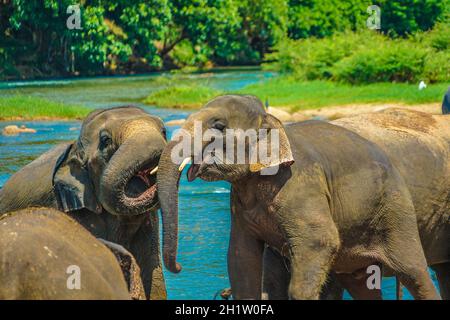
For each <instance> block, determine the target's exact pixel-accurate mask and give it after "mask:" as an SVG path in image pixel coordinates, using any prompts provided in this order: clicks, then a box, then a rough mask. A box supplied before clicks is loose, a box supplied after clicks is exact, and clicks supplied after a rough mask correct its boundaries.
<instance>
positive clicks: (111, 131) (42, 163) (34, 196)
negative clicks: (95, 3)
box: [0, 107, 166, 299]
mask: <svg viewBox="0 0 450 320" xmlns="http://www.w3.org/2000/svg"><path fill="white" fill-rule="evenodd" d="M165 144H166V141H165V130H164V126H163V123H162V121H161V120H160V119H158V118H156V117H153V116H150V115H149V114H147V113H146V112H144V111H143V110H141V109H139V108H134V107H118V108H112V109H104V110H98V111H94V112H92V113H91V114H90V115H89V116H88V117H87V118H86V119H85V121H84V122H83V126H82V129H81V133H80V137H79V139H78V140H77V141H75V142H71V143H65V144H61V145H58V146H56V147H54V148H53V149H51V150H50V151H48V152H47V153H45V154H43V155H41V156H40V157H39V158H37V159H36V160H34V161H33V162H31V163H30V164H28V165H27V166H25V167H24V168H22V169H21V170H20V171H18V172H17V173H16V174H14V175H13V176H12V177H11V178H10V179H9V180H8V181H7V182H6V183H5V185H4V187H3V188H2V189H1V190H0V213H5V212H10V211H14V210H18V209H22V208H27V207H42V206H45V207H51V208H55V209H59V210H61V211H63V212H65V213H67V214H68V215H69V216H71V217H72V218H74V219H75V220H76V221H78V222H79V223H80V224H81V225H83V226H84V227H85V228H86V229H88V230H89V231H90V232H91V233H92V234H93V235H94V236H95V237H97V238H101V239H104V240H107V241H110V242H113V243H117V244H120V245H122V246H123V247H124V248H126V249H127V250H129V251H130V252H131V253H132V254H133V256H134V257H135V258H136V261H137V262H138V264H139V267H140V269H141V276H142V281H143V283H144V287H145V292H146V295H147V297H148V298H151V299H165V298H166V288H165V282H164V276H163V271H162V265H161V258H160V250H159V226H158V217H157V213H156V211H157V209H158V205H159V204H158V200H157V196H156V185H155V183H154V182H155V181H154V180H155V179H156V175H155V173H154V172H153V173H151V171H152V170H155V169H157V164H158V160H159V156H160V154H161V152H162V150H163V148H164V146H165Z"/></svg>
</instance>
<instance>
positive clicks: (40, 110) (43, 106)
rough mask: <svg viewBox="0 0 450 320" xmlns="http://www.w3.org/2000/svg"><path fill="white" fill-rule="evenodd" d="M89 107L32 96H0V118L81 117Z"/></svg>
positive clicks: (43, 118)
mask: <svg viewBox="0 0 450 320" xmlns="http://www.w3.org/2000/svg"><path fill="white" fill-rule="evenodd" d="M89 111H91V109H89V108H86V107H83V106H75V105H67V104H64V103H60V102H55V101H50V100H46V99H42V98H38V97H33V96H21V95H15V96H0V120H2V121H5V120H57V119H58V120H59V119H61V120H69V119H82V118H84V117H85V116H86V115H87V114H88V113H89Z"/></svg>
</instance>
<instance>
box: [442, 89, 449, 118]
mask: <svg viewBox="0 0 450 320" xmlns="http://www.w3.org/2000/svg"><path fill="white" fill-rule="evenodd" d="M449 113H450V87H449V88H448V90H447V93H446V94H445V96H444V99H443V100H442V114H449Z"/></svg>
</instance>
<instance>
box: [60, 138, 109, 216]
mask: <svg viewBox="0 0 450 320" xmlns="http://www.w3.org/2000/svg"><path fill="white" fill-rule="evenodd" d="M52 182H53V192H54V193H55V197H56V201H57V203H58V209H59V210H61V211H64V212H70V211H75V210H80V209H84V208H86V209H88V210H90V211H93V212H97V213H100V212H101V210H102V208H101V206H100V204H99V203H98V202H97V200H96V196H95V193H94V188H93V184H92V182H91V181H90V179H89V174H88V171H87V169H86V168H85V166H83V164H82V161H81V160H80V159H79V157H78V155H77V154H76V152H75V146H74V144H73V143H72V144H70V145H69V146H68V147H67V149H66V150H65V151H64V152H63V153H62V154H61V156H60V157H59V158H58V160H57V161H56V165H55V168H54V171H53V180H52Z"/></svg>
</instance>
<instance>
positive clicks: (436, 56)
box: [422, 49, 450, 82]
mask: <svg viewBox="0 0 450 320" xmlns="http://www.w3.org/2000/svg"><path fill="white" fill-rule="evenodd" d="M422 78H423V79H424V80H425V81H427V82H445V81H449V80H450V49H449V50H445V51H439V52H431V53H430V54H428V55H427V57H426V59H425V66H424V71H423V74H422Z"/></svg>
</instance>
